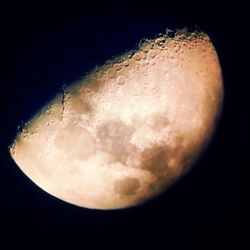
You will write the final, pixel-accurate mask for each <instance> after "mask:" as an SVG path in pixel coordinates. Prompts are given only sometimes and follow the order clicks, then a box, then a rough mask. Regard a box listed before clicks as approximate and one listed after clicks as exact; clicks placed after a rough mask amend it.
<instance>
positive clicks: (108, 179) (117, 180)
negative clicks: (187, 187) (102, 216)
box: [10, 31, 223, 209]
mask: <svg viewBox="0 0 250 250" xmlns="http://www.w3.org/2000/svg"><path fill="white" fill-rule="evenodd" d="M222 94H223V88H222V75H221V69H220V64H219V61H218V57H217V55H216V51H215V49H214V47H213V45H212V43H211V41H210V39H209V37H208V36H207V35H206V34H204V33H188V32H182V31H180V32H178V33H177V34H176V36H175V37H174V38H170V37H168V36H167V35H162V36H161V37H158V38H157V39H153V40H146V41H145V42H144V43H141V44H140V47H139V48H138V50H137V51H134V52H133V53H127V54H125V55H122V56H121V57H120V58H116V59H115V60H113V61H109V62H107V63H106V64H105V65H104V66H102V67H100V68H98V69H97V70H95V71H93V72H91V73H89V74H88V75H87V76H86V77H85V78H84V79H82V80H81V81H79V82H77V83H74V84H73V85H72V86H70V87H68V88H67V89H66V90H65V91H64V93H63V94H59V95H58V96H56V97H55V98H54V100H52V101H51V103H49V104H48V105H47V106H46V107H45V108H44V109H43V110H41V111H40V112H39V113H38V114H37V115H36V116H35V117H34V118H33V119H31V121H30V122H29V123H28V124H27V125H26V126H25V128H24V129H23V131H22V132H21V133H19V134H18V135H17V138H16V140H15V142H14V144H13V145H12V147H11V150H10V152H11V155H12V157H13V159H14V160H15V162H16V163H17V165H18V166H19V167H20V168H21V169H22V171H23V172H24V173H25V174H26V175H27V176H28V177H30V178H31V179H32V180H33V181H34V182H35V183H36V184H37V185H38V186H40V187H41V188H42V189H44V190H45V191H47V192H48V193H50V194H52V195H54V196H56V197H58V198H60V199H62V200H65V201H67V202H70V203H72V204H76V205H78V206H83V207H88V208H97V209H115V208H124V207H129V206H134V205H137V204H139V203H142V202H144V201H146V200H148V199H150V198H152V197H154V196H155V195H157V194H158V193H161V192H162V191H164V190H165V189H166V187H167V186H169V185H170V184H171V183H173V182H174V181H175V180H177V179H178V177H180V176H181V175H183V174H184V173H185V172H186V171H187V170H188V168H189V167H190V166H191V164H192V163H193V162H194V160H195V159H196V158H197V157H198V156H199V154H200V152H201V150H202V148H203V145H204V144H205V143H206V142H207V141H208V139H209V138H210V136H211V133H212V132H213V128H214V124H215V121H216V117H217V115H218V112H219V108H220V105H221V100H222Z"/></svg>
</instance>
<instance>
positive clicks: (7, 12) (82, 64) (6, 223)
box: [0, 2, 249, 249]
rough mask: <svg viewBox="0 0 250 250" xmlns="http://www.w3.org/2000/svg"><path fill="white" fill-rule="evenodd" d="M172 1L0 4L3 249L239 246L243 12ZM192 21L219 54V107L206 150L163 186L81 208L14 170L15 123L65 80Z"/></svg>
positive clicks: (243, 144) (243, 117) (241, 229)
mask: <svg viewBox="0 0 250 250" xmlns="http://www.w3.org/2000/svg"><path fill="white" fill-rule="evenodd" d="M177 5H179V6H174V7H173V6H172V5H169V3H168V2H165V3H164V4H163V3H159V4H157V3H156V2H151V3H146V2H144V3H143V4H142V3H141V4H137V5H136V4H135V3H133V4H132V3H123V2H119V3H118V2H116V3H114V4H109V5H108V4H107V3H105V2H104V3H102V4H100V3H98V2H92V3H91V4H90V3H86V4H84V3H82V4H73V3H72V2H68V3H65V2H60V3H56V2H54V3H53V4H52V3H50V4H45V3H44V2H43V3H42V2H41V3H38V2H35V3H28V4H24V3H23V2H10V3H8V4H4V6H3V7H2V8H1V12H2V14H1V24H0V25H1V26H0V27H1V47H0V52H1V57H0V60H1V64H2V67H1V76H0V83H1V106H0V107H1V108H0V110H1V116H0V117H1V126H2V128H1V130H0V131H1V132H0V135H1V136H0V140H1V151H0V158H1V159H0V160H1V166H0V178H1V179H0V192H1V193H0V197H1V199H0V209H1V210H0V211H1V213H0V216H1V218H0V219H1V222H0V227H1V228H0V229H1V234H0V239H1V241H2V242H5V244H8V247H6V248H3V249H11V247H12V246H14V245H17V246H20V247H21V246H26V247H27V246H28V245H30V246H33V248H34V249H35V248H37V247H39V246H45V247H48V248H49V246H56V247H59V246H60V247H65V248H67V249H71V248H73V245H74V246H76V245H78V247H79V248H80V249H95V248H96V247H97V248H116V249H133V248H134V247H137V248H138V247H139V249H144V248H148V249H173V248H174V247H176V248H180V249H183V248H184V247H185V249H193V248H194V247H196V246H197V247H199V249H206V248H209V249H216V248H217V247H222V249H224V247H228V246H233V245H234V246H235V247H236V248H237V249H242V248H241V246H240V245H241V244H243V240H244V233H245V232H246V229H244V226H243V224H244V221H245V219H246V218H245V217H244V216H243V211H242V207H243V204H242V199H241V197H243V195H242V192H241V191H242V190H243V188H242V189H241V184H242V183H244V182H243V178H242V176H243V173H242V172H243V169H244V168H246V167H247V163H246V162H245V160H244V158H245V155H246V151H247V143H246V136H247V134H246V122H247V121H246V117H247V112H246V96H247V81H249V80H248V79H247V78H246V77H245V76H244V75H245V73H247V64H249V63H248V60H247V56H246V54H247V50H246V48H247V44H246V43H247V32H246V31H244V26H245V25H246V23H247V16H246V13H245V12H244V7H243V6H241V5H240V4H238V5H235V6H234V5H230V4H229V3H227V4H226V5H223V3H222V4H221V5H220V6H219V5H218V3H217V4H213V3H211V2H202V3H200V4H199V5H194V6H190V5H189V4H186V5H183V6H182V5H181V3H177ZM194 25H198V26H199V27H201V29H203V30H204V31H206V32H207V33H208V35H209V36H210V38H211V40H212V42H213V44H214V46H215V48H216V50H217V53H218V56H219V59H220V62H221V66H222V71H223V78H224V88H225V89H224V91H225V92H224V95H225V98H224V107H223V112H222V116H221V119H220V122H219V125H218V128H217V131H216V133H215V136H214V139H213V140H212V142H211V144H210V146H209V147H208V149H207V151H206V152H205V153H204V154H203V156H202V157H201V159H200V160H199V161H198V163H197V164H196V165H195V167H194V168H193V169H192V170H191V171H190V173H188V174H187V175H186V176H185V177H184V178H182V179H181V180H180V181H179V182H178V183H177V184H176V185H174V186H173V187H172V188H171V189H170V190H169V191H168V192H166V193H165V194H163V195H162V196H160V197H158V198H156V199H154V200H152V201H150V202H148V203H146V204H144V205H142V206H139V207H135V208H130V209H126V210H117V211H98V210H88V209H83V208H78V207H76V206H73V205H70V204H67V203H64V202H62V201H60V200H58V199H56V198H54V197H52V196H50V195H48V194H47V193H45V192H44V191H42V190H41V189H39V188H38V187H37V186H36V185H35V184H33V183H32V182H31V181H30V180H29V179H28V178H27V177H26V176H25V175H23V174H22V172H21V171H20V170H19V168H17V167H16V165H15V163H14V162H13V160H12V159H11V157H10V156H9V153H8V148H7V146H8V145H9V144H10V143H11V140H12V139H13V138H14V136H15V134H16V132H17V126H18V125H20V124H21V123H22V121H24V122H25V121H26V120H27V119H29V118H30V116H31V115H33V114H34V112H36V111H37V109H38V108H40V107H41V106H42V105H43V104H44V103H45V102H47V101H49V100H50V99H51V98H52V97H53V96H54V94H56V93H58V92H59V91H60V87H61V85H62V84H68V83H71V82H73V81H75V80H77V79H79V77H80V76H83V75H84V73H85V72H87V71H89V70H91V69H93V67H94V66H96V65H102V64H103V63H104V62H105V61H106V60H107V59H108V58H110V57H112V56H116V55H119V54H120V53H122V52H124V51H126V50H129V49H132V48H134V47H135V45H136V44H137V43H138V42H139V41H140V39H141V38H143V37H146V38H152V37H154V35H156V34H157V33H159V32H164V31H165V28H166V27H170V28H181V27H183V26H189V27H193V26H194Z"/></svg>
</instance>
